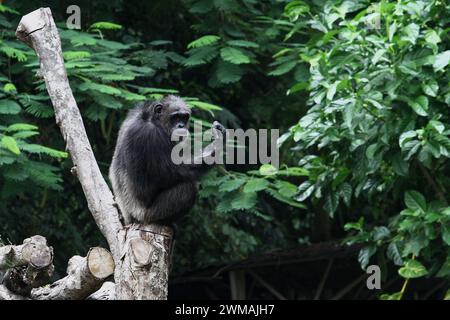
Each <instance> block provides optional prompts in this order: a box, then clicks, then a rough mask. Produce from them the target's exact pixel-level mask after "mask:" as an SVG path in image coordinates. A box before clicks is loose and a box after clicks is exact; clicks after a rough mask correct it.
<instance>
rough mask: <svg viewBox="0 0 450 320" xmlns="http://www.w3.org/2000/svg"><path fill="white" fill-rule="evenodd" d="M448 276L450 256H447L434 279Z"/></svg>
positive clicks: (449, 272)
mask: <svg viewBox="0 0 450 320" xmlns="http://www.w3.org/2000/svg"><path fill="white" fill-rule="evenodd" d="M449 276H450V256H447V258H446V259H445V261H444V263H443V264H442V266H441V268H440V269H439V271H438V273H437V274H436V277H449Z"/></svg>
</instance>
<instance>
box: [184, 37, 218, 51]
mask: <svg viewBox="0 0 450 320" xmlns="http://www.w3.org/2000/svg"><path fill="white" fill-rule="evenodd" d="M219 40H220V37H218V36H215V35H206V36H203V37H200V38H198V39H197V40H194V41H192V42H191V43H189V44H188V45H187V48H188V49H192V48H200V47H204V46H210V45H212V44H215V43H216V42H217V41H219Z"/></svg>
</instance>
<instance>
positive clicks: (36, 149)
mask: <svg viewBox="0 0 450 320" xmlns="http://www.w3.org/2000/svg"><path fill="white" fill-rule="evenodd" d="M22 149H23V150H24V151H27V152H29V153H38V154H41V153H44V154H47V155H49V156H51V157H54V158H67V156H68V153H67V152H63V151H58V150H55V149H52V148H48V147H44V146H41V145H38V144H25V145H23V146H22Z"/></svg>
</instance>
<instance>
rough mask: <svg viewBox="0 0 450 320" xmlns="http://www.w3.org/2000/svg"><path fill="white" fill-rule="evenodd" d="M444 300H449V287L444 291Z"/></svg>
mask: <svg viewBox="0 0 450 320" xmlns="http://www.w3.org/2000/svg"><path fill="white" fill-rule="evenodd" d="M444 300H450V289H448V290H447V292H446V293H445V297H444Z"/></svg>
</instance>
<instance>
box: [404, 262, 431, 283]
mask: <svg viewBox="0 0 450 320" xmlns="http://www.w3.org/2000/svg"><path fill="white" fill-rule="evenodd" d="M398 274H399V275H401V276H402V277H403V278H406V279H411V278H420V277H423V276H425V275H427V274H428V271H427V269H426V268H425V267H424V266H423V264H421V263H420V262H419V261H417V260H409V261H407V262H406V264H405V266H404V267H401V268H400V269H399V270H398Z"/></svg>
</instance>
